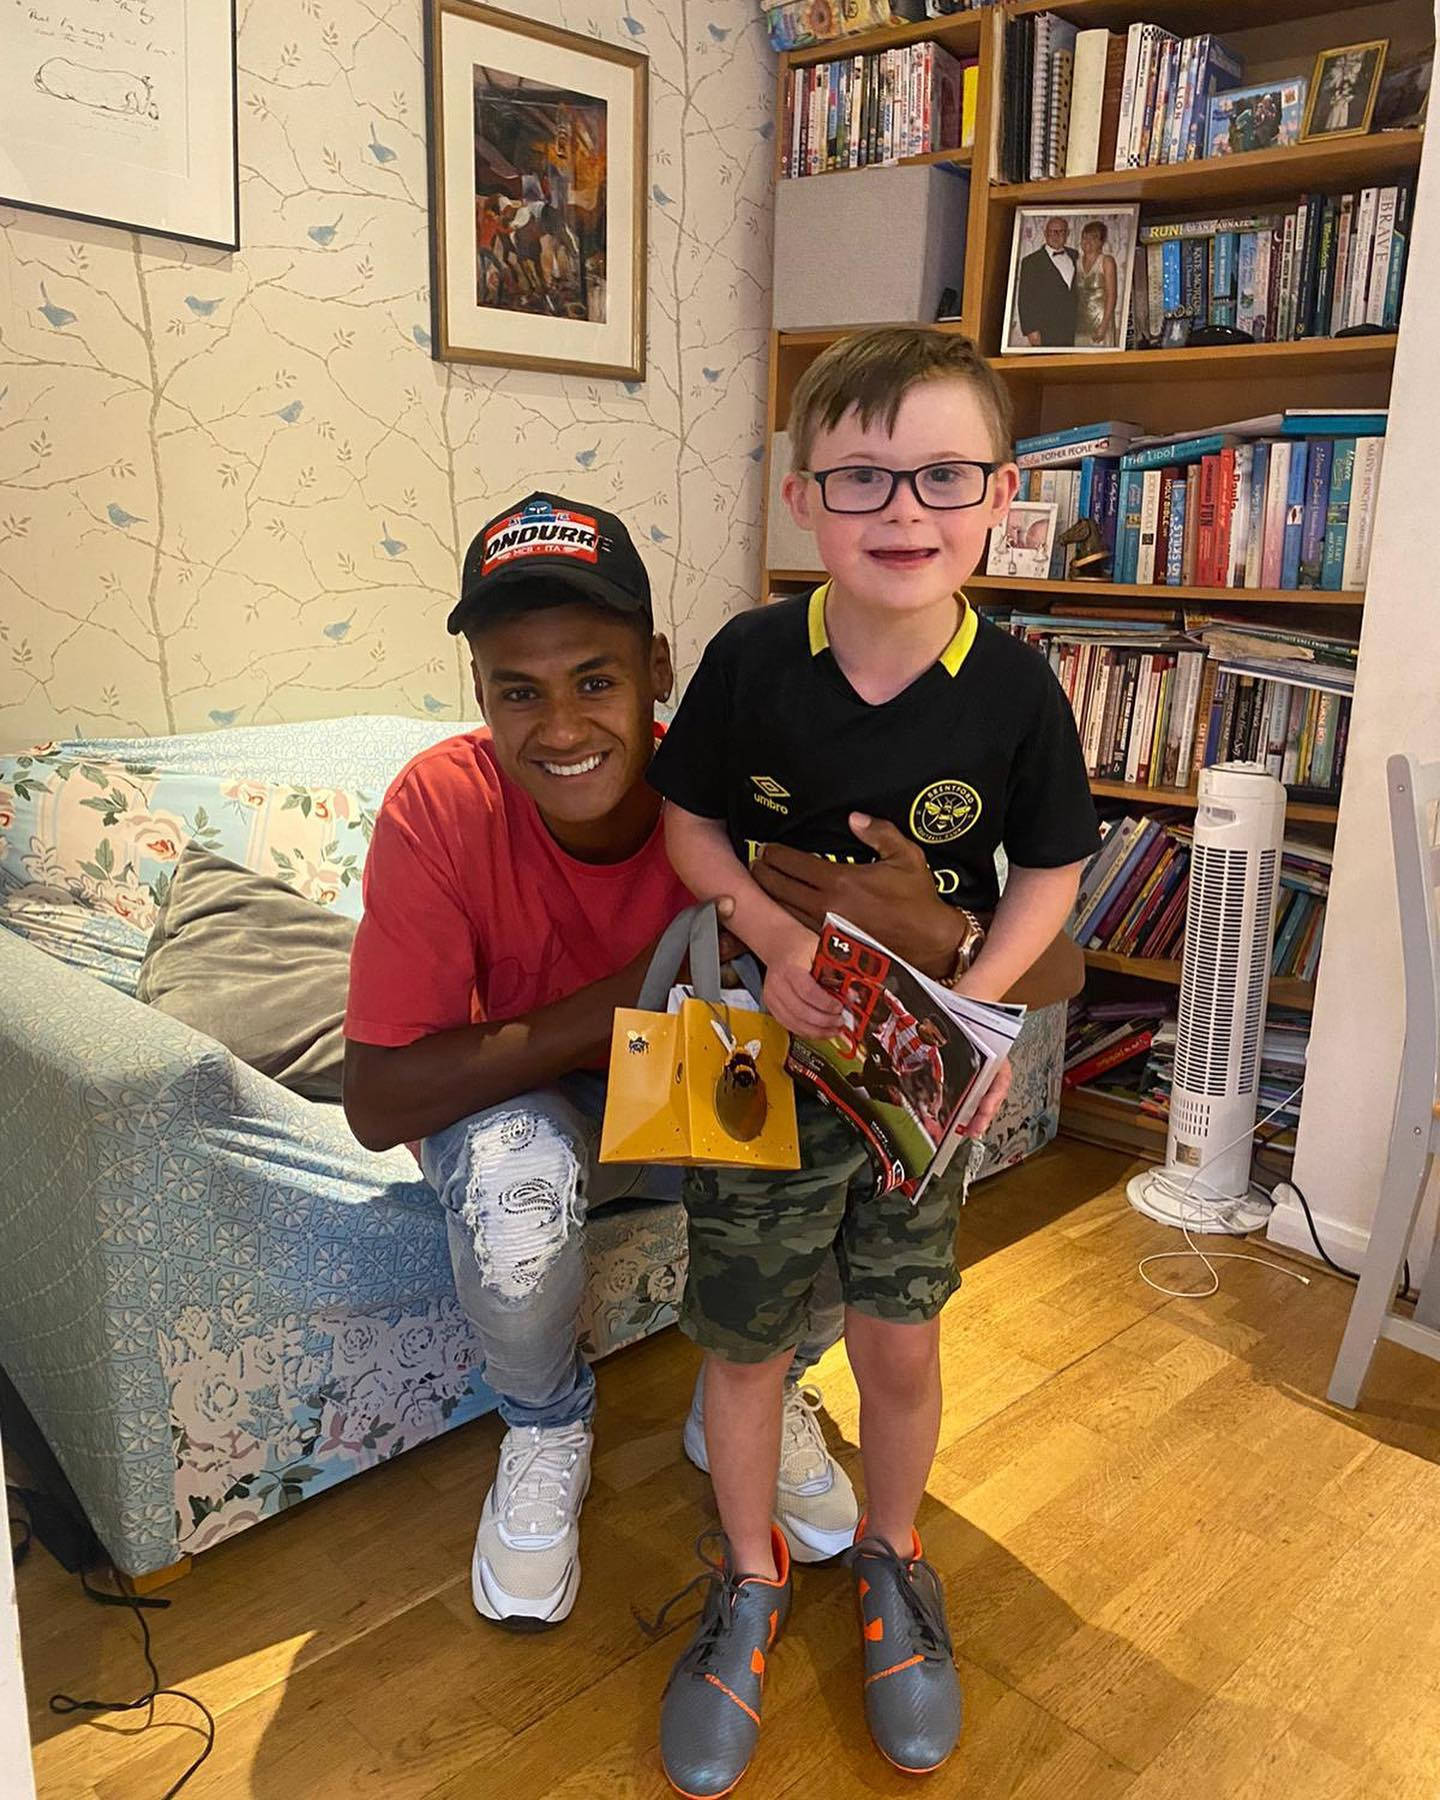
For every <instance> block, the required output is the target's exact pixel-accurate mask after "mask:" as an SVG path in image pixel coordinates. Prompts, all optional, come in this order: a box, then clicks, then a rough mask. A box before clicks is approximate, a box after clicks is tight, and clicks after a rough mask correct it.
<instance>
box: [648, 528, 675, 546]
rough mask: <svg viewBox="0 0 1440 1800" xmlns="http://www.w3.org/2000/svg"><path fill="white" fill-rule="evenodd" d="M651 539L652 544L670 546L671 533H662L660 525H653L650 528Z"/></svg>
mask: <svg viewBox="0 0 1440 1800" xmlns="http://www.w3.org/2000/svg"><path fill="white" fill-rule="evenodd" d="M650 539H651V542H652V543H656V544H668V543H669V542H670V533H669V532H668V531H662V530H661V529H660V527H659V526H658V525H652V526H651V527H650Z"/></svg>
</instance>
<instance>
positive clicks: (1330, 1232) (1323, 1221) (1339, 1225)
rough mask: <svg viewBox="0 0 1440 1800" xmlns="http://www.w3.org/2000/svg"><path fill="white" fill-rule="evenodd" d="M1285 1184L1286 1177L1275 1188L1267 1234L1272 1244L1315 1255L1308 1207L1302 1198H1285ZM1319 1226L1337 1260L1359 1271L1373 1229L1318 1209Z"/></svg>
mask: <svg viewBox="0 0 1440 1800" xmlns="http://www.w3.org/2000/svg"><path fill="white" fill-rule="evenodd" d="M1285 1188H1286V1184H1285V1183H1284V1182H1283V1181H1282V1182H1281V1183H1280V1185H1279V1186H1278V1187H1277V1188H1276V1189H1275V1210H1274V1212H1272V1213H1271V1215H1270V1224H1269V1226H1268V1227H1267V1228H1266V1232H1265V1235H1266V1237H1267V1238H1268V1239H1269V1240H1270V1242H1271V1243H1272V1244H1279V1245H1281V1246H1282V1247H1283V1248H1284V1249H1286V1250H1303V1251H1305V1253H1306V1254H1307V1255H1309V1256H1314V1255H1316V1249H1315V1240H1314V1238H1313V1237H1311V1235H1310V1227H1309V1226H1308V1225H1307V1224H1306V1222H1305V1214H1304V1211H1303V1209H1302V1208H1301V1206H1300V1203H1299V1201H1298V1200H1289V1199H1286V1198H1285ZM1312 1210H1313V1209H1312ZM1315 1229H1316V1230H1317V1231H1318V1232H1319V1233H1320V1242H1321V1243H1322V1244H1323V1245H1324V1246H1325V1249H1326V1253H1327V1254H1328V1255H1330V1256H1333V1257H1334V1258H1335V1260H1336V1262H1338V1263H1343V1264H1344V1266H1345V1267H1346V1268H1347V1269H1354V1270H1355V1271H1356V1272H1357V1273H1358V1272H1359V1269H1360V1265H1361V1263H1363V1262H1364V1260H1365V1252H1366V1250H1367V1249H1368V1248H1369V1244H1370V1233H1369V1232H1368V1231H1364V1230H1362V1229H1361V1228H1360V1227H1359V1226H1357V1225H1350V1224H1347V1223H1346V1222H1345V1221H1344V1220H1341V1219H1327V1218H1324V1217H1322V1216H1321V1215H1320V1214H1318V1213H1317V1214H1316V1216H1315Z"/></svg>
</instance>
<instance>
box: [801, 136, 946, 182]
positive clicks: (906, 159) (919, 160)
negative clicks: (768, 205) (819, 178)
mask: <svg viewBox="0 0 1440 1800" xmlns="http://www.w3.org/2000/svg"><path fill="white" fill-rule="evenodd" d="M973 156H974V149H973V147H972V146H971V145H968V144H967V145H966V146H965V148H964V149H963V150H927V151H926V153H925V154H924V155H923V156H898V157H896V159H895V161H894V162H893V163H876V164H875V165H874V167H876V168H890V169H894V168H901V169H919V168H926V167H929V166H930V165H931V164H934V163H948V164H950V166H951V167H952V168H957V169H968V168H969V167H970V163H971V160H972V158H973ZM863 173H864V170H862V169H819V170H817V171H816V174H819V175H859V174H863ZM783 179H784V180H786V181H813V180H814V179H815V175H787V176H785V177H783Z"/></svg>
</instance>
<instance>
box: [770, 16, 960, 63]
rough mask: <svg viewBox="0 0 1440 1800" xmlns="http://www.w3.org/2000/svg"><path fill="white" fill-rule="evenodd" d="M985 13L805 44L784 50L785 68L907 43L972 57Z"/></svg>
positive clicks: (892, 26)
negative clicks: (929, 45) (938, 47)
mask: <svg viewBox="0 0 1440 1800" xmlns="http://www.w3.org/2000/svg"><path fill="white" fill-rule="evenodd" d="M987 16H988V12H987V11H977V12H965V13H952V14H950V15H949V17H947V18H941V19H917V20H915V21H914V23H913V24H910V23H907V24H904V25H887V26H886V27H885V28H884V29H883V30H881V31H863V32H856V33H855V34H854V35H853V36H851V37H839V38H831V39H830V40H829V41H828V42H827V43H824V44H807V45H806V47H805V48H804V49H803V50H787V51H786V52H785V55H784V57H783V58H782V61H783V62H784V64H785V66H786V67H787V68H791V69H803V68H805V67H807V66H808V65H809V64H811V63H821V62H836V61H843V60H844V59H845V58H847V57H855V56H869V55H870V54H871V52H872V51H876V50H903V49H904V48H905V46H906V45H907V44H943V45H944V46H945V48H946V49H947V50H948V51H949V52H950V54H951V55H952V56H974V55H975V54H976V53H977V51H978V50H979V48H980V33H981V28H982V25H983V22H984V20H985V19H986V17H987Z"/></svg>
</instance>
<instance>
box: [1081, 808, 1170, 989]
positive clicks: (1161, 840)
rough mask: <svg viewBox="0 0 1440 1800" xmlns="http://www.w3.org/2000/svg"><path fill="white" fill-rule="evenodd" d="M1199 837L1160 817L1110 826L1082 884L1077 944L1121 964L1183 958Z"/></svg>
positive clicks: (1127, 819)
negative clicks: (1193, 852) (1122, 959)
mask: <svg viewBox="0 0 1440 1800" xmlns="http://www.w3.org/2000/svg"><path fill="white" fill-rule="evenodd" d="M1193 835H1194V834H1193V828H1192V826H1191V825H1190V824H1188V823H1183V822H1181V821H1180V820H1179V819H1172V818H1169V817H1166V816H1162V815H1161V814H1158V813H1157V814H1153V815H1151V816H1149V817H1145V818H1131V817H1128V816H1127V817H1126V818H1123V819H1119V820H1116V821H1115V822H1114V823H1113V824H1111V825H1109V826H1108V827H1107V828H1106V830H1105V837H1104V841H1103V843H1102V844H1101V846H1100V848H1099V850H1098V851H1097V852H1096V853H1095V855H1094V856H1093V857H1091V859H1090V862H1089V863H1088V865H1087V866H1086V869H1085V873H1084V874H1083V875H1082V876H1081V879H1080V890H1079V893H1078V894H1077V895H1076V899H1075V910H1074V913H1073V915H1072V918H1071V927H1070V931H1071V936H1072V937H1073V938H1074V939H1075V942H1076V943H1077V944H1079V945H1080V946H1081V948H1082V949H1085V950H1109V951H1113V952H1114V953H1115V954H1116V955H1117V956H1143V957H1157V958H1162V959H1165V958H1175V957H1178V956H1179V954H1180V947H1181V944H1182V943H1183V941H1184V937H1185V900H1186V895H1187V892H1188V888H1189V873H1190V846H1191V842H1192V838H1193Z"/></svg>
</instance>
